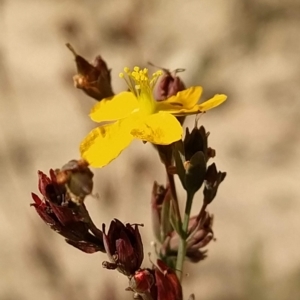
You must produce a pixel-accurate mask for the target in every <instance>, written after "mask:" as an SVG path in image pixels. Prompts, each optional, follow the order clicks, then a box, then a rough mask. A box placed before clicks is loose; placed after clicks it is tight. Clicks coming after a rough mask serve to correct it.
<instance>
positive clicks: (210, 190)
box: [203, 163, 226, 205]
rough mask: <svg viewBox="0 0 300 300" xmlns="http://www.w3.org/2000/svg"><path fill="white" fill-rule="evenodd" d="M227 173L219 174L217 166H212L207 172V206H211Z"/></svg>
mask: <svg viewBox="0 0 300 300" xmlns="http://www.w3.org/2000/svg"><path fill="white" fill-rule="evenodd" d="M225 177H226V172H220V171H219V172H218V171H217V167H216V164H215V163H213V164H211V165H210V166H209V167H208V168H207V171H206V175H205V183H204V190H203V194H204V200H203V201H204V203H205V204H206V205H208V204H210V203H211V202H212V201H213V200H214V198H215V196H216V194H217V191H218V188H219V185H220V184H221V182H222V181H223V180H224V179H225Z"/></svg>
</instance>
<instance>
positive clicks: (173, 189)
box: [165, 165, 181, 224]
mask: <svg viewBox="0 0 300 300" xmlns="http://www.w3.org/2000/svg"><path fill="white" fill-rule="evenodd" d="M165 167H166V173H167V181H168V184H169V186H170V191H171V196H172V197H171V201H172V204H173V205H172V208H173V210H174V213H175V215H176V219H177V220H178V222H180V224H181V215H180V210H179V204H178V197H177V192H176V185H175V180H174V175H173V174H170V173H169V172H168V166H167V165H165Z"/></svg>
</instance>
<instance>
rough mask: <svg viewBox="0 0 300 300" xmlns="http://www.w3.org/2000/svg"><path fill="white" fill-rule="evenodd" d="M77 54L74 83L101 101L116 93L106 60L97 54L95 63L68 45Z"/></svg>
mask: <svg viewBox="0 0 300 300" xmlns="http://www.w3.org/2000/svg"><path fill="white" fill-rule="evenodd" d="M66 46H67V47H68V48H69V49H70V51H71V52H72V53H73V54H74V56H75V62H76V66H77V72H78V74H77V75H75V76H74V77H73V80H74V85H75V87H76V88H78V89H82V90H83V91H84V92H85V93H86V94H87V95H88V96H90V97H92V98H94V99H96V100H98V101H100V100H102V99H104V98H108V97H111V96H113V95H114V93H113V91H112V87H111V76H110V70H109V69H108V68H107V65H106V63H105V61H104V60H103V59H102V58H101V57H100V56H97V57H96V58H95V61H94V63H93V65H91V64H90V63H89V62H88V61H87V60H86V59H84V58H83V57H82V56H80V55H78V54H77V53H76V52H75V50H74V48H73V47H72V46H71V45H70V44H67V45H66Z"/></svg>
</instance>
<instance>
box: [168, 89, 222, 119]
mask: <svg viewBox="0 0 300 300" xmlns="http://www.w3.org/2000/svg"><path fill="white" fill-rule="evenodd" d="M226 99H227V96H226V95H223V94H217V95H215V96H214V97H213V98H211V99H209V100H207V101H205V102H202V103H201V104H197V105H195V106H194V107H193V108H191V109H180V110H177V111H172V112H170V113H172V115H174V116H177V117H179V116H188V115H195V114H199V113H201V112H205V111H207V110H210V109H212V108H215V107H217V106H219V105H220V104H222V103H223V102H224V101H225V100H226Z"/></svg>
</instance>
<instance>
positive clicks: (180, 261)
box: [176, 193, 194, 281]
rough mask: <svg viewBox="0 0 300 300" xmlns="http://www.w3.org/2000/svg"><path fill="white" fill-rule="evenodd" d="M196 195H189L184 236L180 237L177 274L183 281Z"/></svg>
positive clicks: (184, 220) (184, 221)
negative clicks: (191, 216) (190, 221)
mask: <svg viewBox="0 0 300 300" xmlns="http://www.w3.org/2000/svg"><path fill="white" fill-rule="evenodd" d="M193 198H194V194H191V193H188V194H187V200H186V205H185V211H184V219H183V224H182V236H180V242H179V247H178V254H177V262H176V273H177V277H178V279H179V280H180V281H181V279H182V272H183V264H184V259H185V255H186V245H187V241H186V240H187V238H188V229H189V220H190V215H191V209H192V203H193Z"/></svg>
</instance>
